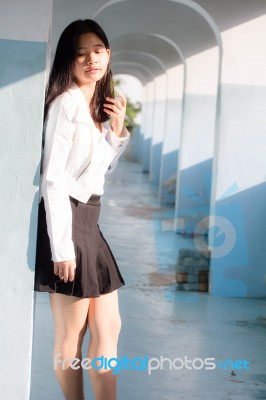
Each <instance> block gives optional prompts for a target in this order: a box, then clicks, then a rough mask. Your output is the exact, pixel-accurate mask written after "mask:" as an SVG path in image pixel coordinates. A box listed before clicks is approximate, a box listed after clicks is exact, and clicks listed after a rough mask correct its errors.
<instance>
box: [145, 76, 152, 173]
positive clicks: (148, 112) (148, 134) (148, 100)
mask: <svg viewBox="0 0 266 400" xmlns="http://www.w3.org/2000/svg"><path fill="white" fill-rule="evenodd" d="M144 94H145V95H144V98H145V106H144V110H143V125H142V132H143V133H144V138H143V152H142V169H143V172H149V165H150V151H151V140H152V134H153V122H154V82H153V81H152V82H149V83H147V85H146V86H145V87H144Z"/></svg>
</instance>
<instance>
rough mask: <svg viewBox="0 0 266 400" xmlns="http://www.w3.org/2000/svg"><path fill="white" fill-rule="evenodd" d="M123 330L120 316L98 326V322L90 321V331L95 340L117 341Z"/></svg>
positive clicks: (110, 318)
mask: <svg viewBox="0 0 266 400" xmlns="http://www.w3.org/2000/svg"><path fill="white" fill-rule="evenodd" d="M121 328H122V321H121V317H120V315H117V316H115V317H114V316H113V317H107V318H105V320H104V321H102V322H101V323H100V324H98V323H97V322H96V321H93V320H89V330H90V334H91V337H92V338H93V339H99V340H102V339H103V340H115V341H116V340H117V339H118V337H119V334H120V331H121Z"/></svg>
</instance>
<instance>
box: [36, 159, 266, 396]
mask: <svg viewBox="0 0 266 400" xmlns="http://www.w3.org/2000/svg"><path fill="white" fill-rule="evenodd" d="M171 217H172V218H173V216H172V209H167V208H165V207H164V208H162V207H161V206H160V205H159V203H158V200H157V188H156V187H154V186H152V185H150V184H149V183H148V176H147V175H145V174H142V173H141V167H140V165H138V164H134V163H129V162H125V161H122V162H120V164H119V165H118V167H117V169H116V171H115V173H114V174H113V175H112V176H110V177H108V180H107V182H106V190H105V195H104V197H103V200H102V214H101V223H100V225H101V229H102V231H103V233H104V235H105V236H106V238H107V240H108V242H109V244H110V246H111V248H112V250H113V252H114V254H115V256H116V259H117V261H118V264H119V267H120V270H121V273H122V275H123V277H124V279H125V281H126V286H124V287H123V288H121V289H119V292H118V293H119V301H120V312H121V317H122V324H123V326H122V331H121V334H120V339H119V347H118V358H120V357H123V356H127V357H128V358H129V359H133V358H134V357H140V358H142V359H143V357H144V356H145V355H147V356H148V357H149V358H151V357H157V358H160V357H161V356H162V357H168V358H169V359H170V360H171V361H173V360H174V359H176V358H179V359H182V360H184V359H185V357H187V358H188V359H189V360H193V359H196V358H202V359H204V358H215V363H216V365H217V367H216V368H215V369H213V370H205V369H201V370H197V369H196V368H197V367H198V366H199V365H200V361H199V360H198V361H197V360H196V361H195V367H196V368H194V369H192V370H189V369H186V368H182V369H172V370H170V368H169V363H168V364H167V362H166V361H165V368H164V369H157V370H154V371H152V372H151V374H148V371H147V370H144V371H137V370H131V371H130V370H122V371H120V372H119V373H118V399H119V400H149V399H153V400H179V399H180V400H181V399H184V400H194V399H195V400H196V399H197V400H209V399H212V400H213V399H215V400H224V399H226V400H231V399H232V400H233V399H234V400H240V399H241V400H252V399H266V362H265V360H266V322H265V321H266V299H246V298H243V299H242V298H231V299H230V298H214V297H211V296H210V295H209V294H208V293H201V294H200V293H193V292H181V291H176V288H175V274H174V271H175V264H176V258H177V255H178V250H179V249H180V248H187V247H189V248H191V247H193V244H192V242H190V241H189V240H188V239H184V238H182V237H180V236H178V235H176V234H175V233H174V231H173V230H171V229H169V230H167V229H166V230H165V228H163V229H162V227H163V226H165V225H164V222H163V221H166V220H169V219H171ZM88 340H89V337H88V334H87V335H86V340H85V341H84V354H83V357H86V347H87V345H88ZM33 346H34V347H33V364H32V384H31V397H30V399H31V400H61V399H63V396H62V394H61V392H60V389H59V387H58V384H57V381H56V379H55V377H54V371H53V368H52V367H53V364H52V346H53V323H52V315H51V311H50V304H49V299H48V295H47V294H45V293H44V294H40V293H38V294H37V296H36V310H35V327H34V344H33ZM229 359H230V360H232V361H236V360H246V361H247V362H249V365H248V366H249V370H248V369H238V368H236V367H237V366H235V368H234V371H235V375H232V368H227V369H224V368H222V367H221V366H219V365H220V363H222V362H224V361H226V360H229ZM181 362H182V361H181V360H177V361H176V364H175V365H176V368H179V366H180V365H181ZM154 363H155V361H154ZM84 376H85V387H86V400H88V399H93V395H92V391H91V386H90V382H89V378H88V376H87V374H86V371H85V372H84ZM106 400H108V399H106Z"/></svg>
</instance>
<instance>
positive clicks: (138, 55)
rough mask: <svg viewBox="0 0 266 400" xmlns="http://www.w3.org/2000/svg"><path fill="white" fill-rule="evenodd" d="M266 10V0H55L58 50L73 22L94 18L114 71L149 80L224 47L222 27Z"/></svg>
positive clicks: (253, 16) (54, 26)
mask: <svg viewBox="0 0 266 400" xmlns="http://www.w3.org/2000/svg"><path fill="white" fill-rule="evenodd" d="M265 12H266V0H252V1H251V0H196V1H190V0H112V1H106V0H89V1H88V0H75V2H73V1H72V0H54V15H53V35H52V54H54V49H55V46H56V43H57V41H58V38H59V35H60V33H61V32H62V31H63V29H64V28H65V27H66V26H67V24H68V23H70V22H72V21H74V20H75V19H85V18H93V19H95V20H96V21H97V22H98V23H99V24H100V25H101V26H102V27H103V29H104V30H105V32H106V34H107V36H108V38H109V40H110V44H111V50H112V69H113V71H114V72H115V73H127V74H131V75H134V76H136V77H137V78H138V79H140V80H141V82H142V83H143V84H145V83H146V82H148V81H151V80H152V79H153V78H154V77H155V76H158V75H160V74H162V73H163V72H164V71H165V69H167V68H170V67H172V66H174V65H177V64H180V63H182V62H183V60H184V59H186V58H187V57H189V56H192V55H194V54H196V53H198V52H201V51H203V50H206V49H209V48H212V47H214V46H217V45H218V46H220V47H221V39H220V32H221V31H223V30H226V29H229V28H231V27H233V26H235V25H238V24H240V23H243V22H245V21H247V20H249V19H253V18H256V17H258V16H260V15H262V14H265Z"/></svg>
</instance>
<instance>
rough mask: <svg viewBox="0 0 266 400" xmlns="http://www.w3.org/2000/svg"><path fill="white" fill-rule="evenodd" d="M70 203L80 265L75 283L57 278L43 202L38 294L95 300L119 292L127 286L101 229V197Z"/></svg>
mask: <svg viewBox="0 0 266 400" xmlns="http://www.w3.org/2000/svg"><path fill="white" fill-rule="evenodd" d="M69 201H70V204H71V210H72V240H73V243H74V247H75V254H76V265H77V267H76V270H75V278H74V281H73V282H69V281H68V282H66V283H65V282H64V281H63V280H62V279H60V278H59V276H57V275H55V274H54V264H53V261H52V259H51V257H52V254H51V247H50V240H49V236H48V232H47V224H46V213H45V205H44V201H43V198H42V200H41V202H40V204H39V215H38V231H37V246H36V262H35V281H34V290H35V291H37V292H49V293H61V294H65V295H69V296H76V297H80V298H91V297H99V296H101V295H102V294H106V293H111V292H113V291H114V290H116V289H119V288H120V287H121V286H123V285H125V281H124V279H123V277H122V275H121V273H120V270H119V268H118V265H117V263H116V260H115V257H114V255H113V253H112V251H111V249H110V247H109V245H108V243H107V241H106V240H105V238H104V236H103V234H102V232H101V230H100V228H99V225H98V221H99V216H100V208H101V202H100V196H95V195H93V196H92V197H91V198H90V200H89V201H88V203H86V204H84V203H81V202H79V201H78V200H76V199H73V198H71V197H70V198H69Z"/></svg>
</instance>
